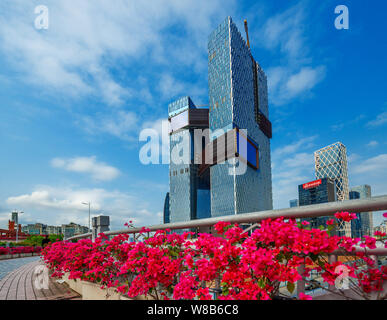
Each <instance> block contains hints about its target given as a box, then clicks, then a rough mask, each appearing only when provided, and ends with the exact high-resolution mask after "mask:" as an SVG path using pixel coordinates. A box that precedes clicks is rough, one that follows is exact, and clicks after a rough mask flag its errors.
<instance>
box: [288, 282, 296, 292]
mask: <svg viewBox="0 0 387 320" xmlns="http://www.w3.org/2000/svg"><path fill="white" fill-rule="evenodd" d="M286 288H287V289H288V291H289V292H290V293H293V292H294V289H295V288H296V286H295V285H294V283H293V282H288V283H287V285H286Z"/></svg>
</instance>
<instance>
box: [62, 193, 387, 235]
mask: <svg viewBox="0 0 387 320" xmlns="http://www.w3.org/2000/svg"><path fill="white" fill-rule="evenodd" d="M380 210H387V195H384V196H378V197H372V198H368V199H361V200H360V199H356V200H346V201H337V202H328V203H323V204H316V205H311V206H301V207H294V208H287V209H280V210H268V211H259V212H252V213H245V214H236V215H231V216H223V217H216V218H208V219H200V220H191V221H185V222H175V223H168V224H161V225H155V226H149V227H146V228H147V229H148V230H149V231H150V232H155V231H158V230H167V229H170V230H178V229H194V228H201V227H211V226H214V225H215V224H217V223H218V222H220V221H224V222H230V223H257V222H260V221H262V220H265V219H269V218H270V219H276V218H280V217H284V218H315V217H324V216H333V215H334V214H335V213H336V212H340V211H348V212H356V213H358V212H370V211H380ZM141 229H142V228H128V229H124V230H118V231H109V232H105V233H104V234H105V235H107V236H114V235H118V234H136V233H140V232H141ZM91 236H92V234H91V233H85V234H82V235H77V236H74V237H71V238H68V239H66V240H77V239H84V238H91Z"/></svg>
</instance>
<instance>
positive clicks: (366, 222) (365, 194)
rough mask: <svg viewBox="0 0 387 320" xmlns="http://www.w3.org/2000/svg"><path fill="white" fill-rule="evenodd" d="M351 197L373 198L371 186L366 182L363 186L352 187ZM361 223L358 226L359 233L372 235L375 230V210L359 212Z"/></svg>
mask: <svg viewBox="0 0 387 320" xmlns="http://www.w3.org/2000/svg"><path fill="white" fill-rule="evenodd" d="M349 194H350V197H349V198H350V199H367V198H371V196H372V194H371V186H369V185H368V184H364V185H361V186H356V187H352V188H351V189H350V192H349ZM358 216H359V221H360V225H359V226H358V230H359V231H358V232H357V233H358V234H361V236H365V235H367V236H372V233H373V232H372V231H373V212H361V213H359V214H358Z"/></svg>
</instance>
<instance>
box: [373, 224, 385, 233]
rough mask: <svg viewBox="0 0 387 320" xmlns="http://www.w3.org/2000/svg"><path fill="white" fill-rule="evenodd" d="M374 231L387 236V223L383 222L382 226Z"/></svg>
mask: <svg viewBox="0 0 387 320" xmlns="http://www.w3.org/2000/svg"><path fill="white" fill-rule="evenodd" d="M373 231H374V232H375V231H379V232H383V233H385V234H387V221H383V222H382V223H381V224H380V225H378V226H376V227H375V228H374V229H373Z"/></svg>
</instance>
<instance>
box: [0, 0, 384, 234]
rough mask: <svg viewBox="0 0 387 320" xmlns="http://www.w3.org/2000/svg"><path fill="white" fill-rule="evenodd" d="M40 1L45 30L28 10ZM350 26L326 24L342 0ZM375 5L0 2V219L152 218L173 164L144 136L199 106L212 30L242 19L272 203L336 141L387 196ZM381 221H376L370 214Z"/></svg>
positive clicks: (354, 167)
mask: <svg viewBox="0 0 387 320" xmlns="http://www.w3.org/2000/svg"><path fill="white" fill-rule="evenodd" d="M40 4H44V5H46V6H47V7H48V9H49V28H48V30H37V29H35V27H34V20H35V18H36V15H35V13H34V8H35V7H36V6H37V5H40ZM340 4H345V5H346V6H347V7H348V9H349V17H350V22H349V30H337V29H336V28H335V27H334V20H335V18H336V15H335V13H334V9H335V7H336V6H337V5H340ZM386 10H387V4H386V3H384V2H382V1H371V2H369V1H368V2H365V1H324V2H323V3H322V1H298V2H297V1H275V3H274V1H231V0H212V1H198V0H195V1H194V0H187V1H184V0H165V1H161V0H152V1H124V0H115V1H114V3H112V2H110V1H106V0H93V1H81V2H80V3H79V2H78V1H71V0H45V1H42V0H39V1H27V0H24V1H21V0H2V1H1V3H0V65H1V68H0V120H1V121H0V145H1V151H0V152H1V157H0V168H1V178H0V227H5V226H6V222H7V220H8V218H9V213H10V211H11V210H12V209H17V210H20V211H24V214H23V215H22V216H21V218H20V219H21V223H34V222H43V223H48V224H62V223H67V222H70V221H74V222H78V223H82V224H87V219H88V214H87V212H88V211H87V208H86V206H84V205H82V204H81V202H84V201H91V202H92V213H93V214H100V213H104V214H108V215H111V216H112V227H113V228H119V227H122V226H123V224H124V222H126V221H128V220H130V219H132V220H134V221H135V224H137V225H149V224H155V223H160V222H161V218H162V209H163V202H164V197H165V193H166V192H167V191H168V189H169V186H168V166H167V165H150V166H144V165H143V164H141V163H140V161H139V150H140V148H141V147H142V146H143V143H141V142H139V139H138V137H139V132H140V131H141V130H142V129H143V128H155V129H157V130H160V123H161V121H162V120H163V119H165V118H166V117H167V105H168V103H169V102H171V101H173V100H174V99H176V98H178V97H180V96H185V95H190V96H191V97H192V98H193V100H194V101H195V103H196V104H197V105H201V104H207V103H208V89H207V84H208V80H207V76H208V75H207V38H208V35H209V34H210V32H211V31H212V30H213V29H214V28H216V27H217V26H218V25H219V24H220V23H221V22H222V21H223V19H224V18H225V17H226V16H231V17H232V18H233V20H234V22H236V23H237V25H238V27H239V29H240V30H241V31H243V20H244V19H247V20H248V21H249V31H250V38H251V46H252V52H253V55H254V57H255V58H256V60H257V61H259V63H260V64H261V66H262V67H263V68H264V70H265V72H266V74H267V75H268V81H269V103H270V118H271V121H272V122H273V133H274V137H273V140H272V160H273V169H272V174H273V202H274V207H275V208H283V207H288V205H289V200H290V199H293V198H296V197H297V186H298V184H300V183H304V182H307V181H311V180H313V179H314V163H313V152H314V151H315V150H317V149H320V148H322V147H324V146H326V145H329V144H332V143H334V142H337V141H341V142H342V143H344V144H345V145H346V147H347V150H348V156H349V180H350V185H351V186H355V185H360V184H370V185H371V187H372V191H373V194H374V195H381V194H387V185H386V183H385V181H386V178H387V175H386V171H387V151H386V149H387V148H386V147H387V140H386V138H385V137H386V133H387V96H386V88H387V83H386V77H385V74H386V71H387V70H386V69H387V68H386V58H385V57H386V53H387V50H386V49H387V48H386V46H387V41H386V36H385V30H386V29H387V22H386V20H385V12H386ZM375 218H376V219H375V220H376V223H380V222H381V221H382V218H381V214H380V213H378V214H376V215H375Z"/></svg>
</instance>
